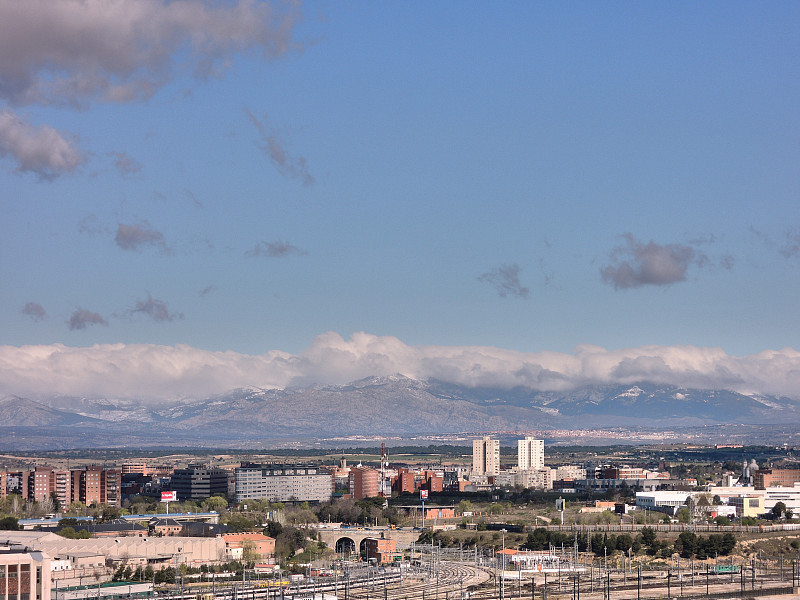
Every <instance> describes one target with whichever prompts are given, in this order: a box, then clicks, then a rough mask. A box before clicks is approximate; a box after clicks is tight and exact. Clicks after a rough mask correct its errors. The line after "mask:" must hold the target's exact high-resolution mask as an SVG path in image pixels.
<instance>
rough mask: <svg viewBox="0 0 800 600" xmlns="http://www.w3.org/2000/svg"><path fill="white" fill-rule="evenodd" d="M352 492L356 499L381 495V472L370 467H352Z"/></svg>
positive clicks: (350, 480)
mask: <svg viewBox="0 0 800 600" xmlns="http://www.w3.org/2000/svg"><path fill="white" fill-rule="evenodd" d="M349 484H350V494H351V495H352V496H353V498H355V499H356V500H362V499H363V498H374V497H375V496H380V486H379V484H380V473H379V472H378V471H376V470H375V469H370V468H369V467H352V468H351V469H350V479H349Z"/></svg>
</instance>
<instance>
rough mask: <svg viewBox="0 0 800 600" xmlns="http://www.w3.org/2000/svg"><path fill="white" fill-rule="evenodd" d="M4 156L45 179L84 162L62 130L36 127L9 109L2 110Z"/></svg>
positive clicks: (0, 144) (0, 134)
mask: <svg viewBox="0 0 800 600" xmlns="http://www.w3.org/2000/svg"><path fill="white" fill-rule="evenodd" d="M1 35H2V34H0V36H1ZM0 157H10V158H11V159H12V160H14V162H16V163H17V170H18V171H21V172H28V173H36V174H37V175H38V176H39V177H41V178H43V179H54V178H56V177H58V176H59V175H62V174H64V173H69V172H71V171H74V170H75V169H77V168H78V167H79V166H80V165H81V164H82V163H83V162H84V157H83V155H82V154H81V152H80V151H79V150H78V149H77V148H76V147H75V146H74V145H73V144H72V143H70V142H69V141H67V139H66V138H64V136H62V135H61V134H60V133H59V132H58V131H56V130H55V129H53V128H52V127H47V126H44V127H39V128H37V127H34V126H33V125H31V124H30V123H28V122H26V121H24V120H22V119H21V118H20V117H19V116H17V115H15V114H14V113H12V112H10V111H7V110H4V111H0Z"/></svg>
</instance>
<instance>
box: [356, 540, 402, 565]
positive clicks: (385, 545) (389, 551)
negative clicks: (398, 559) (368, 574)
mask: <svg viewBox="0 0 800 600" xmlns="http://www.w3.org/2000/svg"><path fill="white" fill-rule="evenodd" d="M364 552H365V554H366V556H365V558H366V559H367V560H368V561H369V560H370V559H375V561H376V562H378V563H380V564H383V563H390V562H392V561H394V557H395V555H397V543H396V542H395V541H394V540H387V539H383V538H366V539H365V540H364Z"/></svg>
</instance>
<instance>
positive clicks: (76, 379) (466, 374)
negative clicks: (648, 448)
mask: <svg viewBox="0 0 800 600" xmlns="http://www.w3.org/2000/svg"><path fill="white" fill-rule="evenodd" d="M394 373H403V374H405V375H407V376H409V377H414V378H419V379H425V378H437V379H441V380H444V381H448V382H453V383H458V384H462V385H467V386H498V387H504V388H511V387H514V386H524V387H528V388H530V389H533V390H541V391H546V390H551V391H566V390H570V389H574V388H576V387H580V386H583V385H588V384H610V383H623V384H628V383H634V382H638V381H650V382H653V383H663V384H675V385H680V386H686V387H699V388H721V389H731V390H735V391H739V392H744V393H764V394H775V395H786V396H790V397H794V398H800V352H798V351H796V350H793V349H791V348H787V349H783V350H768V351H764V352H761V353H759V354H754V355H750V356H743V357H737V356H730V355H728V354H726V353H725V352H724V351H722V350H721V349H719V348H698V347H694V346H643V347H639V348H629V349H623V350H606V349H604V348H600V347H596V346H588V345H587V346H580V347H578V348H576V349H575V351H574V352H573V353H572V354H566V353H560V352H537V353H524V352H517V351H512V350H504V349H502V348H492V347H480V346H409V345H407V344H404V343H403V342H402V341H400V340H398V339H397V338H394V337H387V336H384V337H380V336H374V335H370V334H366V333H356V334H354V335H353V336H352V337H351V338H350V339H343V338H342V337H341V336H339V335H338V334H336V333H326V334H323V335H320V336H318V337H317V338H316V339H315V340H314V341H313V342H312V344H311V346H310V347H309V348H308V349H307V350H306V351H304V352H302V353H300V354H296V355H294V354H289V353H286V352H280V351H272V352H269V353H267V354H264V355H259V356H251V355H246V354H239V353H236V352H211V351H207V350H201V349H197V348H192V347H190V346H156V345H149V344H133V345H124V344H114V345H95V346H91V347H88V348H71V347H68V346H63V345H60V344H56V345H52V346H23V347H15V346H0V394H18V395H22V396H29V397H34V398H35V397H43V396H47V395H52V394H72V395H86V396H95V395H100V396H103V395H105V396H114V397H138V398H145V399H152V400H169V399H175V398H180V397H197V398H203V397H207V396H210V395H212V394H215V393H221V392H225V391H227V390H230V389H233V388H236V387H241V386H257V387H265V388H283V387H286V386H290V385H303V384H310V383H321V384H326V383H346V382H348V381H353V380H355V379H359V378H362V377H366V376H369V375H390V374H394Z"/></svg>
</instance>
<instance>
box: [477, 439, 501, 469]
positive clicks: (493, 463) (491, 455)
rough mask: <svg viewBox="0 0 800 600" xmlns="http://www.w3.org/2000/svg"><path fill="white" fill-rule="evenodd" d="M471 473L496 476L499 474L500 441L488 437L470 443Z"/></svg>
mask: <svg viewBox="0 0 800 600" xmlns="http://www.w3.org/2000/svg"><path fill="white" fill-rule="evenodd" d="M472 472H473V473H475V474H476V475H497V474H498V473H499V472H500V440H493V439H492V438H490V437H489V436H488V435H485V436H483V439H480V440H473V441H472Z"/></svg>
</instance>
